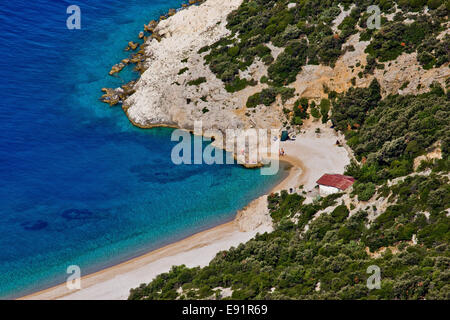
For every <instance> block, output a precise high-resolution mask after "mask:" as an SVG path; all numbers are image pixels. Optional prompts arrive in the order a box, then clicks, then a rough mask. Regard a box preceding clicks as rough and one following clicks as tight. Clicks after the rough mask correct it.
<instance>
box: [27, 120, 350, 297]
mask: <svg viewBox="0 0 450 320" xmlns="http://www.w3.org/2000/svg"><path fill="white" fill-rule="evenodd" d="M306 127H307V128H306V130H305V131H304V133H302V134H301V135H299V136H298V137H297V140H296V141H289V142H283V143H281V146H282V147H283V148H284V149H285V150H286V154H287V155H286V156H284V157H282V158H281V161H285V162H288V163H289V164H290V165H292V167H291V168H290V171H289V174H288V176H287V177H286V178H285V179H283V180H282V181H281V182H280V183H279V184H278V185H277V186H276V187H275V188H273V189H272V190H271V192H275V191H279V190H282V189H289V188H298V187H299V186H300V185H304V186H305V188H306V189H311V188H314V185H315V181H316V180H317V179H318V178H319V177H320V176H321V175H322V174H324V173H343V172H344V168H345V166H346V165H347V164H348V163H349V155H348V154H347V151H346V150H345V148H342V147H338V146H336V140H337V139H340V138H341V137H340V136H338V135H337V134H336V133H335V132H334V130H333V129H330V128H327V127H326V126H324V125H322V124H319V123H313V122H311V123H309V124H307V125H306ZM317 127H320V128H321V132H322V133H321V134H316V133H315V128H317ZM272 230H273V227H272V221H271V218H270V215H269V211H268V209H267V195H264V196H261V197H259V198H258V199H255V200H254V201H252V202H251V203H250V204H249V205H248V206H247V207H245V208H244V209H242V210H241V211H239V212H238V214H237V215H236V218H235V220H234V221H232V222H229V223H225V224H222V225H219V226H217V227H214V228H211V229H208V230H206V231H203V232H200V233H197V234H195V235H193V236H190V237H188V238H185V239H183V240H180V241H178V242H175V243H173V244H170V245H167V246H164V247H162V248H160V249H157V250H154V251H151V252H149V253H147V254H144V255H142V256H139V257H137V258H134V259H131V260H128V261H126V262H123V263H121V264H118V265H115V266H112V267H110V268H106V269H104V270H101V271H98V272H96V273H93V274H90V275H86V276H83V277H82V280H81V285H82V289H81V290H78V291H69V290H68V289H67V288H66V286H65V284H61V285H58V286H55V287H52V288H49V289H46V290H43V291H39V292H37V293H34V294H30V295H27V296H25V297H22V298H21V299H36V300H41V299H45V300H46V299H50V300H51V299H74V300H95V299H107V300H119V299H126V298H127V297H128V293H129V289H130V288H134V287H137V286H139V285H140V284H141V283H148V282H150V281H151V280H152V279H153V278H154V277H155V276H156V275H158V274H160V273H163V272H167V271H169V270H170V268H171V267H172V266H173V265H181V264H185V265H186V266H188V267H196V266H206V265H208V263H209V262H210V261H211V260H212V259H213V258H214V257H215V255H216V254H217V253H218V252H219V251H223V250H227V249H229V248H230V247H232V246H235V247H236V246H238V245H239V244H240V243H244V242H247V241H248V240H250V239H252V238H253V237H254V236H255V235H256V234H257V233H264V232H270V231H272Z"/></svg>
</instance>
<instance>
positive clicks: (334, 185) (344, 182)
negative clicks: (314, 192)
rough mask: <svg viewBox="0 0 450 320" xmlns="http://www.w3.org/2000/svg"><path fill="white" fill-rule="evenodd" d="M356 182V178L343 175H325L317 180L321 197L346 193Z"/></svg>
mask: <svg viewBox="0 0 450 320" xmlns="http://www.w3.org/2000/svg"><path fill="white" fill-rule="evenodd" d="M354 182H355V178H353V177H350V176H344V175H342V174H324V175H323V176H322V177H320V179H319V180H317V182H316V183H317V184H318V185H319V192H320V195H329V194H332V193H337V192H341V191H345V190H346V189H348V188H349V187H350V186H351V185H353V183H354Z"/></svg>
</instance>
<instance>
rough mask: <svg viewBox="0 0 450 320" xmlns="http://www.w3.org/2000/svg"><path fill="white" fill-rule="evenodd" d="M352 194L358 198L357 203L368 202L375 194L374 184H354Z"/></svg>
mask: <svg viewBox="0 0 450 320" xmlns="http://www.w3.org/2000/svg"><path fill="white" fill-rule="evenodd" d="M353 189H354V191H353V193H354V194H356V195H357V196H358V200H359V201H368V200H369V199H370V198H372V197H373V195H374V194H375V190H376V188H375V184H374V183H372V182H367V183H358V182H357V183H355V184H354V186H353Z"/></svg>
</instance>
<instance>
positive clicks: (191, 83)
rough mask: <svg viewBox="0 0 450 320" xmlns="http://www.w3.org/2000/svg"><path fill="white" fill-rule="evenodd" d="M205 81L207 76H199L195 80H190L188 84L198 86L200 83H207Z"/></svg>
mask: <svg viewBox="0 0 450 320" xmlns="http://www.w3.org/2000/svg"><path fill="white" fill-rule="evenodd" d="M205 82H206V78H205V77H200V78H197V79H195V80H191V81H188V83H187V84H188V85H189V86H198V85H200V84H202V83H205Z"/></svg>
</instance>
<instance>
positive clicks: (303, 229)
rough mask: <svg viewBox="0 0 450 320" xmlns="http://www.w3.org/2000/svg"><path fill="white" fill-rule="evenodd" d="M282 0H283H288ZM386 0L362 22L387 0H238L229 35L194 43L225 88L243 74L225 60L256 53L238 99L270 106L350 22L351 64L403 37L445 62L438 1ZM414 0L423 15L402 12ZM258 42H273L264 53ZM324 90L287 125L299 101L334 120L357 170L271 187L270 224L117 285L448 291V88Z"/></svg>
mask: <svg viewBox="0 0 450 320" xmlns="http://www.w3.org/2000/svg"><path fill="white" fill-rule="evenodd" d="M291 2H296V3H297V6H296V7H295V8H293V9H290V10H289V9H287V3H291ZM354 2H355V4H356V7H355V8H354V9H352V11H351V13H350V15H349V16H348V17H347V18H345V19H344V20H343V22H342V23H341V24H340V25H339V26H338V30H339V33H338V34H334V33H333V30H332V29H331V26H330V25H331V21H333V20H334V18H335V17H336V16H337V15H338V14H339V12H340V9H339V8H338V6H337V5H338V3H341V4H342V5H344V7H345V8H346V9H348V8H349V7H350V4H351V3H354ZM397 3H398V6H399V8H401V9H402V10H403V13H399V14H396V15H395V17H394V20H393V21H390V22H388V21H387V20H386V19H385V18H384V19H383V21H382V28H381V29H380V30H369V29H367V28H366V25H365V21H366V19H367V14H366V13H365V8H366V7H367V6H368V5H371V4H377V5H379V6H380V8H381V10H382V11H383V12H384V13H389V12H393V11H392V8H393V7H394V2H393V1H391V0H375V1H369V0H361V1H347V0H342V1H334V0H326V1H325V0H324V1H313V0H297V1H294V0H244V1H243V4H242V5H241V6H240V8H239V9H238V10H236V11H235V12H233V13H232V14H231V15H230V16H229V17H228V28H229V29H230V30H231V32H232V33H231V35H230V36H229V37H226V38H224V39H221V40H220V41H218V42H217V43H215V44H213V45H212V46H210V47H206V48H203V49H202V50H200V51H201V52H205V53H206V55H205V60H206V62H207V63H208V64H209V66H210V68H211V70H212V71H213V72H214V73H215V74H216V75H217V77H218V78H220V79H221V80H222V81H224V83H225V84H226V87H227V90H229V91H237V90H241V89H243V88H244V87H245V86H247V85H249V84H255V83H254V82H253V83H250V82H249V81H248V80H245V79H244V80H243V79H240V78H239V71H240V70H241V71H243V70H245V69H246V68H247V67H248V66H249V65H251V64H252V63H253V62H254V61H255V59H256V58H257V57H259V59H261V61H262V62H263V63H265V64H266V65H267V66H268V76H267V77H263V79H261V82H263V83H266V84H267V85H268V88H265V89H263V90H262V91H261V92H258V93H256V94H255V95H253V96H251V97H250V98H249V99H248V101H247V107H250V108H252V107H256V106H258V105H260V104H263V105H266V106H270V105H271V104H272V103H273V102H275V101H276V100H277V96H278V95H281V99H282V101H286V100H287V99H289V98H293V97H294V91H293V89H289V88H286V87H285V86H286V85H288V84H289V83H291V82H293V81H294V80H295V77H296V75H297V74H298V72H299V71H300V70H301V68H302V67H303V66H304V65H305V64H307V63H309V64H319V63H320V64H325V65H330V66H333V64H334V63H335V62H336V60H337V59H338V57H339V56H340V55H342V53H343V52H344V50H346V49H345V48H343V46H342V45H343V44H344V43H345V41H346V40H347V39H348V37H349V36H351V35H352V34H356V33H357V32H361V33H360V37H361V40H365V41H370V44H369V46H368V48H367V53H368V54H369V55H368V57H367V65H366V66H365V68H364V70H363V71H362V72H361V73H360V75H359V76H360V77H364V76H366V75H367V74H370V73H373V71H374V70H375V68H384V64H383V62H387V61H390V60H393V59H395V58H397V57H398V56H399V55H400V54H402V53H404V52H406V53H408V52H414V51H416V52H417V53H418V61H419V62H420V64H421V65H422V66H423V68H425V69H428V68H433V67H439V66H441V65H442V64H444V63H446V62H448V61H449V55H450V52H449V41H450V36H447V37H445V38H444V39H443V41H439V40H437V39H436V36H437V34H439V33H440V32H441V31H442V22H443V21H445V19H446V18H445V17H446V16H447V14H448V10H450V4H449V3H450V2H449V1H444V0H400V1H398V2H397ZM424 5H428V7H429V8H430V11H429V16H425V15H421V14H419V15H410V14H406V12H420V11H421V10H422V8H423V6H424ZM406 18H409V19H411V20H412V21H411V23H404V20H405V19H406ZM269 42H271V43H272V44H273V45H275V46H278V47H283V48H285V50H284V51H283V52H282V53H281V54H280V55H279V56H278V57H277V59H276V60H274V58H273V57H272V55H271V51H270V49H269V47H268V46H267V44H268V43H269ZM407 85H408V84H404V86H405V87H406V86H407ZM327 93H328V99H322V100H321V102H320V104H318V105H316V104H315V103H314V102H310V101H308V100H307V99H305V98H300V99H298V100H297V101H296V102H295V103H294V109H293V110H292V112H293V117H292V118H291V124H292V125H301V124H302V123H303V120H304V119H306V118H308V117H309V113H308V110H309V111H310V114H311V115H312V116H313V117H314V118H317V119H319V118H322V122H324V123H326V122H327V121H328V120H329V118H330V119H331V121H332V122H333V124H334V126H335V128H336V130H340V131H342V132H343V133H345V136H346V139H347V142H348V145H349V146H350V147H351V148H352V149H353V151H354V154H355V157H356V160H357V161H358V162H356V161H354V162H352V163H351V164H350V165H349V166H348V167H347V170H346V171H347V172H346V174H348V175H351V176H353V177H355V178H356V180H357V181H356V183H355V184H354V185H353V191H352V192H351V193H346V194H343V193H340V194H333V195H330V196H328V197H324V198H320V197H317V198H314V199H311V198H310V199H308V201H306V199H307V198H306V192H304V193H298V194H297V193H293V194H289V193H288V192H286V191H282V192H280V193H274V194H271V195H270V196H269V197H268V208H269V211H270V214H271V217H272V219H273V221H274V223H275V230H274V231H273V232H271V233H265V234H262V235H261V234H260V235H257V236H256V237H255V238H254V239H252V240H250V241H249V242H247V243H245V244H241V245H239V246H238V247H237V248H231V249H230V250H227V251H223V252H219V253H218V254H217V255H216V257H215V258H214V259H213V260H212V261H211V263H210V264H209V265H208V266H206V267H204V268H187V267H185V266H175V267H173V268H172V270H171V271H170V272H168V273H164V274H161V275H159V276H157V277H156V278H155V279H154V280H153V281H152V282H151V283H149V284H142V285H141V286H140V287H139V288H136V289H132V290H131V292H130V297H129V298H130V299H176V298H178V299H211V298H213V299H214V298H216V299H221V298H224V297H222V295H221V294H222V291H221V289H220V288H230V289H231V290H232V295H231V297H229V298H231V299H446V300H448V299H450V281H449V280H450V271H449V270H450V246H449V244H450V243H449V242H450V217H449V208H450V184H449V176H448V172H449V167H450V157H449V154H448V152H449V144H450V136H449V134H448V132H450V99H449V98H450V92H449V91H448V90H447V88H442V87H441V86H440V85H438V84H437V83H434V84H433V85H432V86H430V88H429V91H428V92H427V93H424V94H420V95H399V94H397V95H389V96H387V97H384V98H382V96H381V89H380V85H379V83H378V82H377V80H373V81H372V82H371V83H370V85H369V86H368V87H367V88H351V89H349V90H348V91H347V92H345V93H342V94H337V93H336V92H334V91H331V92H327ZM284 111H285V113H290V112H291V111H290V110H288V109H285V110H284ZM330 114H331V115H330ZM318 130H320V129H318ZM436 147H439V148H440V149H441V151H442V159H435V160H426V161H423V162H422V164H421V165H420V166H419V168H418V169H417V170H416V172H414V169H413V168H414V167H413V163H414V159H415V158H416V157H418V156H420V155H423V154H426V153H427V152H429V151H430V150H432V149H433V148H436ZM425 170H426V171H425ZM395 178H397V179H396V180H393V179H395ZM366 201H367V202H366ZM373 265H376V266H378V267H379V268H380V270H381V288H380V289H372V290H370V289H369V288H368V287H367V285H366V281H367V279H368V277H369V276H370V275H371V274H370V273H367V268H368V267H369V266H373Z"/></svg>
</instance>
